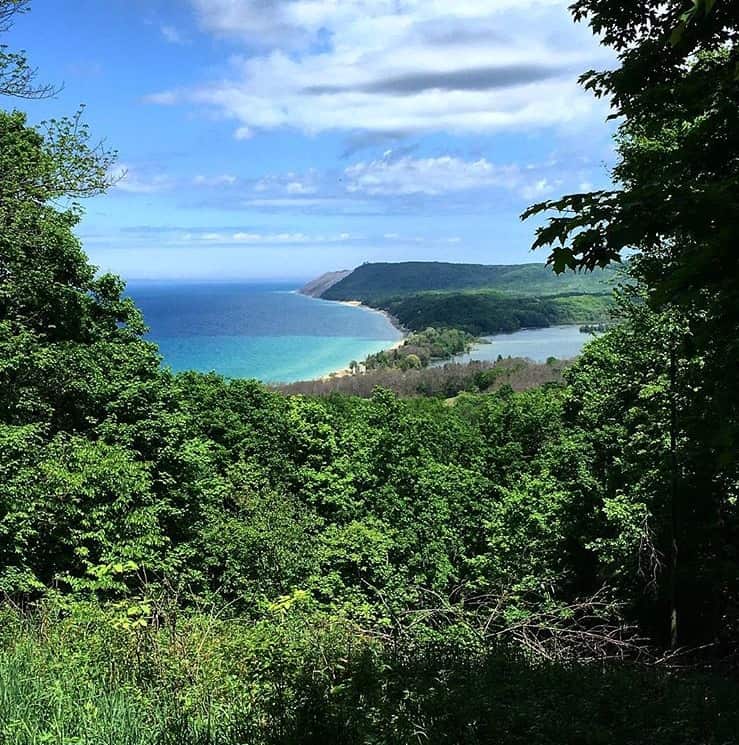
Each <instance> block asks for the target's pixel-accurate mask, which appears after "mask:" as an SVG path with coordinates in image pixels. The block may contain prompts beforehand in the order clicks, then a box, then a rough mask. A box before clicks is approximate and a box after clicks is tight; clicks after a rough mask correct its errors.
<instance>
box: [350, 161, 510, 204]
mask: <svg viewBox="0 0 739 745" xmlns="http://www.w3.org/2000/svg"><path fill="white" fill-rule="evenodd" d="M344 173H345V176H346V178H347V189H348V190H349V191H350V192H361V193H364V194H369V195H372V196H378V195H410V194H427V195H430V196H436V195H439V194H444V193H447V192H453V191H465V190H468V189H480V188H484V187H488V186H496V185H497V186H500V185H509V184H511V183H512V181H513V180H514V179H515V177H516V176H517V170H515V169H512V168H511V167H507V166H503V167H498V166H493V165H492V164H491V163H490V162H489V161H487V160H485V158H481V159H479V160H474V161H466V160H462V159H460V158H454V157H451V156H449V155H445V156H442V157H439V158H411V157H408V156H406V157H403V158H398V159H393V158H392V154H386V155H385V157H384V158H382V159H380V160H373V161H369V162H362V163H356V164H355V165H353V166H350V167H349V168H347V169H346V170H345V172H344Z"/></svg>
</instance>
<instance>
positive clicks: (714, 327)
mask: <svg viewBox="0 0 739 745" xmlns="http://www.w3.org/2000/svg"><path fill="white" fill-rule="evenodd" d="M733 6H734V4H733V3H730V2H721V1H720V0H719V1H718V2H703V0H700V2H699V1H698V0H696V1H695V2H692V3H686V2H684V1H683V0H671V1H670V2H667V3H662V4H653V5H652V6H648V7H645V5H644V4H643V3H641V2H638V1H637V0H630V1H629V2H617V1H616V0H577V2H575V3H574V4H573V6H572V11H573V14H574V16H575V19H576V20H584V19H587V20H588V21H589V23H590V25H591V27H592V28H593V31H594V32H595V33H598V34H600V36H601V38H602V40H603V42H604V43H605V44H607V45H609V46H611V47H612V48H613V49H614V50H615V51H616V53H617V55H618V59H619V65H618V66H617V67H616V69H614V70H608V71H604V72H595V71H590V72H587V73H586V74H585V75H583V76H582V78H581V81H582V83H583V84H584V85H585V87H586V88H587V89H589V90H592V91H593V93H594V94H595V95H596V96H598V97H605V98H607V99H608V100H609V102H610V104H611V108H612V112H613V113H612V116H613V117H614V118H618V119H620V120H621V123H620V125H619V128H618V134H617V137H616V143H617V154H618V162H617V164H616V167H615V168H614V171H613V178H614V182H615V184H616V188H614V189H612V190H605V191H597V192H592V193H588V194H571V195H568V196H565V197H563V198H561V199H559V200H555V201H549V202H544V203H541V204H537V205H534V206H533V207H531V208H530V209H529V210H527V212H526V213H525V214H524V217H529V216H531V215H537V214H544V213H548V212H551V211H554V212H556V213H558V214H556V215H554V216H551V217H549V219H548V222H547V224H545V225H544V226H543V227H541V228H540V229H539V230H538V231H537V232H538V235H537V238H536V242H535V243H534V247H535V248H538V247H541V246H546V245H550V246H552V249H551V253H550V256H549V262H550V264H552V265H553V267H554V269H555V271H557V272H562V271H564V270H565V269H567V268H570V269H575V270H580V269H585V270H590V269H593V268H595V267H598V266H605V265H607V264H608V263H609V262H612V261H619V260H621V258H622V256H623V255H625V253H628V258H629V265H630V274H631V275H632V276H633V277H634V278H635V279H636V281H637V282H638V283H639V286H640V288H641V290H640V293H639V297H638V298H636V299H635V301H636V302H637V303H647V304H648V305H649V306H650V307H651V308H652V309H653V310H654V311H655V313H657V315H656V316H655V320H654V323H652V322H650V323H652V325H651V326H650V327H649V328H650V330H649V331H645V329H647V326H644V324H641V325H639V324H637V325H636V326H635V327H634V328H635V329H641V330H642V331H644V332H645V333H646V334H647V336H648V337H649V338H650V339H651V340H652V343H653V346H652V347H651V353H650V352H648V353H646V354H645V355H644V356H643V357H642V358H641V361H642V362H648V365H647V368H646V369H647V370H649V371H651V372H652V373H653V375H652V379H651V384H650V385H652V386H653V388H652V389H650V390H654V391H655V396H658V397H661V398H663V399H664V406H665V407H666V409H664V410H663V413H664V414H665V415H664V416H659V417H658V418H657V420H656V421H657V422H659V423H660V426H659V427H658V429H657V431H653V432H652V433H651V435H650V436H651V438H652V442H653V443H655V448H656V450H657V451H661V450H662V444H663V443H666V455H665V458H666V462H665V463H664V464H663V466H661V467H660V468H659V469H658V470H659V472H660V473H662V474H663V475H664V478H662V479H661V481H660V484H659V488H660V489H661V490H662V497H660V499H659V500H658V501H661V502H662V503H663V504H664V505H665V508H664V509H662V510H658V515H659V520H660V522H659V524H658V525H657V527H656V533H657V535H658V536H659V537H660V539H659V543H658V551H659V553H660V554H661V555H662V556H663V557H664V561H663V562H662V567H663V569H662V571H661V572H660V573H659V577H658V581H659V583H660V585H661V592H663V594H664V597H665V598H666V602H667V605H668V609H667V611H668V612H667V614H666V617H667V618H668V623H667V624H666V626H667V627H668V628H666V630H665V635H666V636H667V637H668V638H669V640H670V643H671V644H672V645H673V646H676V645H677V644H679V643H683V642H703V641H708V640H715V639H717V638H719V637H721V635H722V634H723V635H725V634H726V633H727V632H728V631H729V629H730V628H731V626H732V624H733V623H734V621H731V620H728V619H729V618H730V617H733V616H734V615H735V612H736V611H735V607H734V603H735V600H734V599H731V598H729V597H728V596H727V595H728V593H727V589H728V588H727V584H726V576H727V569H729V567H733V571H736V565H735V564H734V563H733V561H732V559H731V558H730V550H729V549H728V546H729V545H730V544H731V542H732V540H733V538H734V537H735V535H736V524H737V514H736V493H737V483H738V481H739V457H738V453H737V448H736V443H737V442H738V441H739V395H737V389H736V386H735V385H733V384H732V383H731V382H730V381H732V380H733V379H735V377H736V371H737V369H739V346H738V345H737V338H739V259H738V255H737V252H736V247H735V234H736V224H737V222H738V221H739V196H738V195H739V81H738V80H737V74H736V71H737V60H738V59H739V46H737V31H739V19H738V18H737V16H736V10H735V8H734V7H733ZM636 315H637V316H638V313H637V314H636ZM634 318H635V316H634V314H633V313H631V312H630V311H628V310H627V311H626V320H627V322H629V323H633V322H634ZM655 329H658V333H657V334H656V335H655V334H653V333H652V331H654V330H655ZM604 343H607V342H604ZM636 350H637V348H636V347H635V348H633V349H630V348H628V347H627V346H625V345H624V346H620V347H619V353H620V354H621V355H623V361H622V363H621V364H622V365H623V366H624V367H625V368H626V369H630V370H632V371H633V372H634V374H635V375H638V376H641V373H642V370H639V368H638V365H637V360H639V359H640V357H639V353H638V352H637V351H636ZM697 370H700V373H697ZM603 373H605V375H606V376H608V375H610V374H612V373H613V370H611V372H610V373H609V372H608V371H607V370H603ZM611 380H612V381H613V382H614V383H616V381H618V384H619V385H622V386H623V389H622V390H623V391H624V392H625V391H628V390H629V388H630V383H629V382H628V381H625V380H623V379H620V380H619V379H618V378H611ZM591 382H593V383H595V381H591ZM596 387H597V388H600V386H599V385H597V386H596ZM658 392H659V393H658ZM624 400H626V399H624ZM635 406H636V410H637V411H641V412H642V413H643V414H644V415H646V413H647V412H648V411H649V405H648V401H646V400H645V399H640V400H638V401H636V402H635ZM627 412H628V413H629V416H630V414H631V412H630V411H629V410H628V409H624V410H623V413H624V414H626V413H627ZM656 443H661V444H660V445H657V444H656ZM650 460H651V458H650V457H647V458H645V460H644V463H643V465H644V468H645V469H646V470H647V471H649V466H648V463H649V461H650ZM665 469H666V471H665ZM637 481H639V478H638V477H637ZM656 486H657V485H656V484H655V487H656ZM696 571H699V574H700V576H701V577H702V578H703V580H704V581H703V583H702V585H701V586H697V585H696V583H695V582H693V581H691V580H690V576H691V573H692V574H693V576H695V572H696ZM729 571H731V570H729ZM720 598H721V599H720ZM732 608H734V610H732ZM727 614H728V615H727Z"/></svg>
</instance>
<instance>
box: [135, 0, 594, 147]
mask: <svg viewBox="0 0 739 745" xmlns="http://www.w3.org/2000/svg"><path fill="white" fill-rule="evenodd" d="M191 3H192V5H193V6H194V8H195V10H196V13H197V16H198V19H199V22H200V24H201V26H202V28H203V29H204V30H206V31H208V32H211V33H213V34H216V35H220V36H226V35H227V36H231V37H235V38H237V39H241V40H243V42H244V44H245V45H248V47H249V48H250V49H251V50H252V51H251V52H250V54H249V55H247V56H243V57H240V58H238V57H237V58H235V59H232V60H231V63H230V65H231V66H230V72H229V73H227V74H226V75H225V76H223V78H222V79H220V80H218V81H215V82H213V83H212V84H211V85H208V86H202V87H199V88H196V89H191V90H188V91H185V92H177V91H164V92H161V93H159V94H154V97H151V96H150V97H149V99H148V100H150V101H153V102H157V98H158V99H159V102H161V103H169V102H171V100H172V98H174V99H176V100H187V101H191V102H196V103H198V104H202V105H206V106H209V107H214V108H215V109H216V110H218V111H219V112H220V113H222V114H225V115H227V116H229V117H232V118H233V119H235V120H236V121H237V122H238V128H237V129H236V132H235V136H236V137H237V138H244V137H250V136H252V135H253V133H254V131H258V130H260V129H265V130H266V129H274V128H279V127H293V128H297V129H299V130H302V131H304V132H309V133H315V132H322V131H329V130H348V131H357V130H359V131H362V130H364V131H374V132H426V131H448V132H489V131H495V130H500V129H512V128H520V127H540V126H550V125H556V124H562V123H566V122H571V121H574V120H578V119H583V118H585V117H587V116H588V115H590V114H591V113H592V111H593V107H594V106H595V104H594V102H593V99H592V97H591V96H590V95H589V94H586V93H584V92H582V91H580V90H579V88H578V87H577V85H576V82H575V80H576V77H577V74H578V73H579V72H581V71H582V70H583V69H586V68H587V67H589V66H591V65H592V64H601V63H603V61H604V55H603V52H601V51H599V48H598V47H597V44H596V42H595V40H594V38H593V37H592V35H591V34H590V32H589V30H588V29H587V28H586V27H580V28H577V27H576V26H575V25H574V24H573V22H572V20H571V18H570V16H569V14H568V12H567V5H568V0H531V2H527V3H521V2H520V0H455V2H454V3H451V2H449V0H403V1H402V2H398V0H340V1H339V0H191ZM255 46H257V47H259V46H261V47H262V51H261V52H259V53H257V54H254V52H253V49H254V47H255Z"/></svg>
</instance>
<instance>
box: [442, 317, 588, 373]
mask: <svg viewBox="0 0 739 745" xmlns="http://www.w3.org/2000/svg"><path fill="white" fill-rule="evenodd" d="M482 338H483V339H485V340H486V341H488V342H489V343H488V344H478V345H476V346H475V347H474V349H473V350H472V351H471V352H470V353H469V354H461V355H459V356H457V357H455V358H454V362H460V363H465V362H472V361H473V360H478V361H495V360H497V359H498V355H501V356H502V357H527V358H528V359H531V360H534V361H536V362H546V361H547V359H549V357H557V358H558V359H568V358H570V357H576V356H577V355H578V354H580V352H581V350H582V348H583V346H584V345H585V343H586V342H587V341H589V340H590V339H592V335H591V334H583V333H581V332H580V327H579V326H549V327H548V328H543V329H522V330H521V331H515V332H514V333H512V334H494V335H493V336H484V337H482ZM437 364H445V363H443V362H442V363H437Z"/></svg>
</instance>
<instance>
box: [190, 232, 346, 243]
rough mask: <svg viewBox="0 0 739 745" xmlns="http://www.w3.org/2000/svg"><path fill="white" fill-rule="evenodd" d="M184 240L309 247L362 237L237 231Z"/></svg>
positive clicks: (195, 234)
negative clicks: (310, 245)
mask: <svg viewBox="0 0 739 745" xmlns="http://www.w3.org/2000/svg"><path fill="white" fill-rule="evenodd" d="M181 238H182V240H183V241H185V242H188V243H207V244H213V243H217V244H219V245H231V244H233V245H239V244H244V245H290V244H295V245H309V244H321V243H346V242H347V241H353V240H359V239H360V238H361V236H355V235H352V234H351V233H340V234H338V235H306V234H305V233H249V232H244V231H237V232H234V233H226V232H198V233H184V234H183V235H182V236H181Z"/></svg>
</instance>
